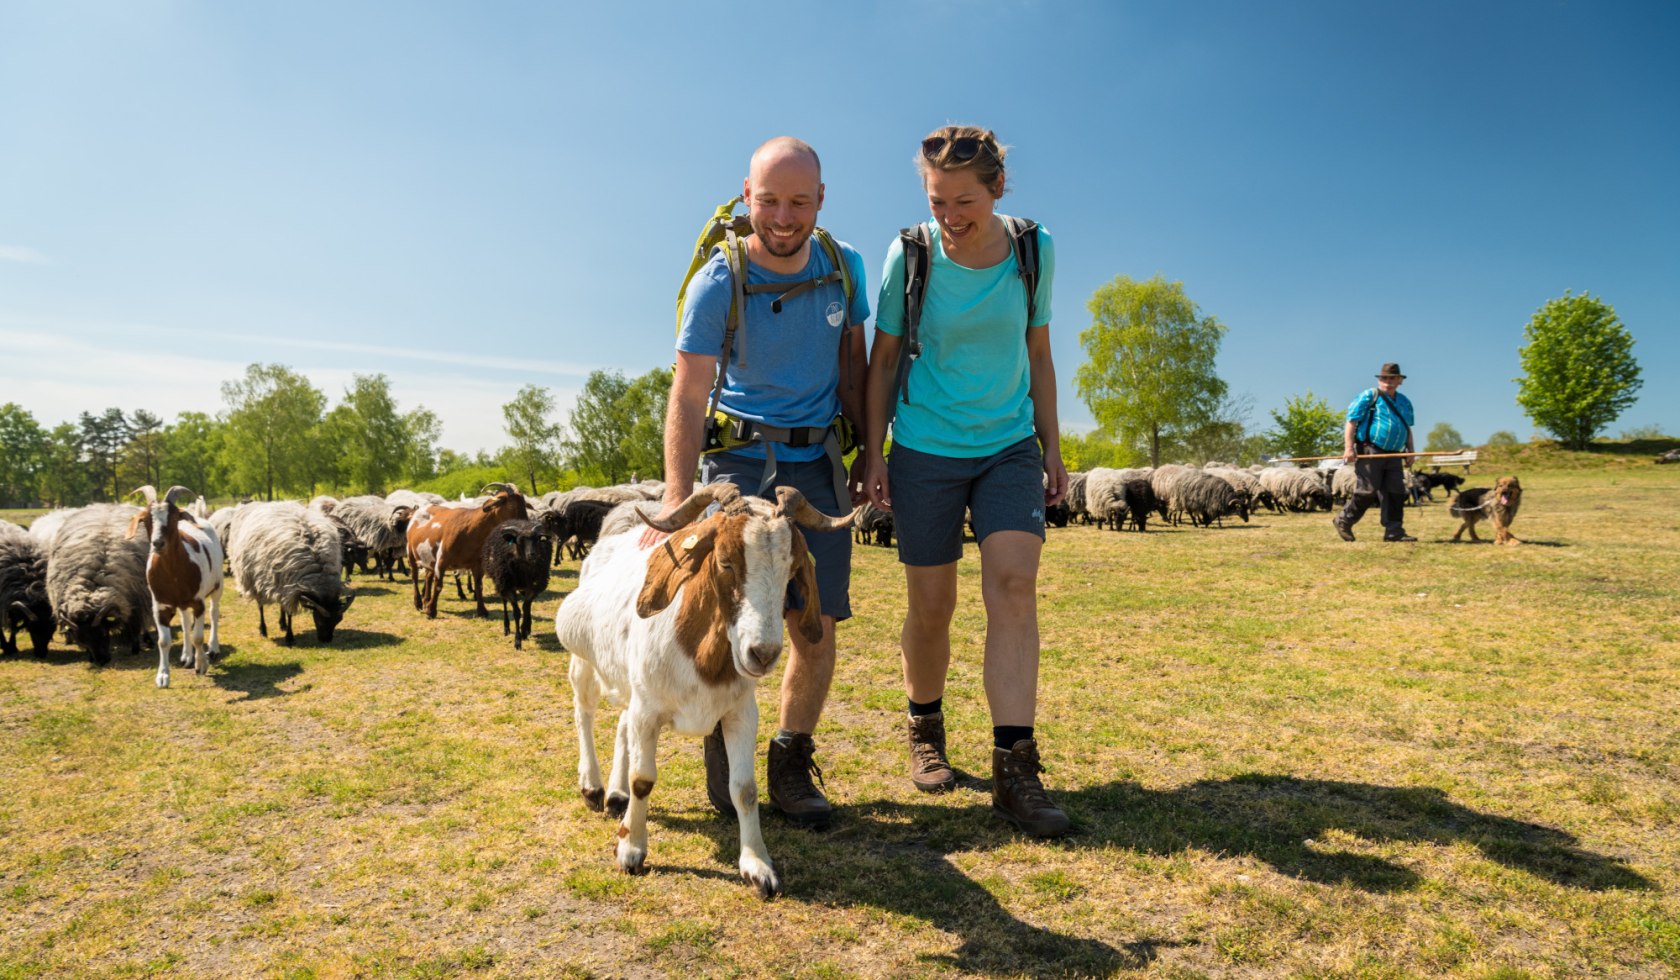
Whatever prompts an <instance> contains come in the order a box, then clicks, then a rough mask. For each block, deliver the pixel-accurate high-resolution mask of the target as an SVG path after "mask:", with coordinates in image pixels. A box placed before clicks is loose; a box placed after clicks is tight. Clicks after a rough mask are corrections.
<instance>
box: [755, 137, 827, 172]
mask: <svg viewBox="0 0 1680 980" xmlns="http://www.w3.org/2000/svg"><path fill="white" fill-rule="evenodd" d="M799 163H806V164H809V165H810V167H811V169H813V170H815V171H816V175H817V180H818V181H821V180H822V160H820V159H818V158H817V151H816V150H814V149H812V148H811V144H809V143H807V142H805V141H804V140H802V139H798V138H796V137H793V136H777V137H775V138H774V139H769V140H766V141H765V142H764V145H762V146H760V147H759V148H758V149H756V150H754V151H753V155H752V161H751V162H750V163H749V164H748V166H747V173H748V174H749V175H755V174H758V173H760V172H761V168H767V167H772V166H780V165H783V164H795V165H797V164H799Z"/></svg>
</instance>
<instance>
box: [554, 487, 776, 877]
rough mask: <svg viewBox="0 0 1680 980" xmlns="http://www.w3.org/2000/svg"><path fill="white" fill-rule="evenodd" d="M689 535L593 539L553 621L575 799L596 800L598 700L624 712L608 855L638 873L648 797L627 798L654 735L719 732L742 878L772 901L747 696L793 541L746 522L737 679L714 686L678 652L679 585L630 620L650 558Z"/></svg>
mask: <svg viewBox="0 0 1680 980" xmlns="http://www.w3.org/2000/svg"><path fill="white" fill-rule="evenodd" d="M632 506H634V504H630V505H626V506H625V507H622V508H620V510H627V509H628V508H629V507H632ZM616 514H617V511H615V515H616ZM620 526H622V524H621V525H620ZM687 533H688V532H686V531H683V530H679V531H677V532H676V534H674V535H672V537H671V538H669V539H666V540H665V541H661V542H660V543H658V544H656V545H654V546H653V547H652V548H642V547H640V546H639V540H640V537H641V531H640V529H639V528H632V529H629V530H626V531H623V532H621V533H618V534H614V535H611V536H607V537H603V538H602V539H601V540H600V541H599V542H598V543H597V544H596V546H595V549H594V550H593V551H591V552H590V554H589V557H588V558H587V559H586V560H585V561H584V563H583V567H582V568H581V569H579V572H578V587H577V589H576V590H575V591H574V592H572V594H571V595H569V596H567V597H566V600H565V601H564V602H563V603H561V605H560V611H559V613H558V614H556V616H555V633H556V635H557V636H558V637H559V640H560V643H561V645H563V646H564V647H565V648H566V649H567V650H568V651H570V652H571V654H572V663H571V680H572V690H573V710H574V714H575V717H576V722H577V733H578V783H579V788H580V789H581V790H582V791H583V793H584V795H585V797H586V798H590V799H596V798H598V796H599V794H600V793H601V791H602V784H601V769H600V762H599V761H598V759H597V757H596V754H595V739H594V728H595V710H596V707H597V705H598V703H599V701H600V696H601V694H602V692H605V693H607V694H608V695H609V696H611V697H612V699H613V700H615V701H617V702H619V703H621V704H624V705H625V708H624V712H623V714H622V715H620V716H619V721H618V730H617V734H616V736H615V739H614V743H613V766H612V775H611V780H610V782H609V783H608V784H607V786H606V790H607V794H608V799H610V800H615V801H616V799H622V800H625V801H627V803H628V809H627V812H626V814H625V817H624V822H623V830H622V832H621V834H620V837H619V840H618V852H617V856H618V863H619V866H620V867H621V868H623V869H624V870H625V871H627V872H630V873H636V872H638V871H640V870H641V868H642V865H643V862H644V861H645V860H646V858H647V796H646V794H642V795H637V794H636V793H635V792H633V789H634V787H633V786H632V780H634V781H635V782H636V783H638V784H639V783H643V782H645V783H646V785H647V787H648V791H649V792H651V789H652V785H653V783H654V780H655V777H656V764H655V747H656V741H657V738H658V734H659V731H660V729H662V728H665V727H670V728H673V729H675V730H676V731H677V732H678V733H679V734H683V735H706V734H708V733H710V732H711V730H712V728H713V727H714V726H715V725H717V724H718V723H719V722H720V721H721V722H722V725H723V740H724V745H725V748H726V752H727V754H728V757H729V795H730V798H731V799H732V800H733V801H734V803H735V813H736V815H737V817H738V819H739V821H740V827H741V856H740V865H739V867H740V871H741V876H742V877H743V878H745V879H746V880H747V881H748V882H750V883H752V884H753V885H755V886H756V887H757V888H758V890H759V893H760V894H761V895H764V896H766V897H768V896H770V895H774V894H776V893H778V892H780V890H781V882H780V879H778V878H777V876H776V872H775V869H774V868H773V867H772V866H771V863H770V856H769V853H768V852H767V851H766V850H765V846H764V838H763V834H762V832H761V830H760V828H759V819H758V787H757V785H756V784H755V783H754V781H753V753H754V749H755V746H756V744H757V741H758V705H757V703H756V701H755V700H754V697H753V689H754V687H755V686H756V684H757V680H758V678H759V677H762V676H763V675H764V674H765V673H767V672H768V671H769V670H770V668H771V667H772V666H774V664H775V662H776V660H777V658H778V657H779V656H780V654H781V649H782V625H783V606H784V600H785V594H786V589H787V582H788V578H789V573H790V571H791V569H792V556H793V551H792V547H793V543H792V537H791V536H792V535H793V534H797V533H799V532H798V530H797V529H796V528H795V527H794V526H793V524H792V522H791V521H789V520H788V519H786V518H782V517H773V518H765V517H762V516H757V515H755V516H754V517H753V518H752V519H751V520H749V522H748V523H747V525H746V528H745V532H744V534H743V537H744V540H745V549H744V550H745V560H746V563H747V570H746V575H745V576H744V582H743V589H742V595H741V597H740V605H739V609H738V611H737V615H736V618H735V621H734V622H732V623H730V624H729V627H728V630H729V643H730V653H731V657H732V661H733V664H734V667H735V675H734V676H733V677H731V678H730V679H728V680H727V681H725V682H724V683H720V684H709V683H706V682H705V681H703V680H702V679H701V677H700V674H699V672H698V670H697V669H696V666H695V662H694V658H693V657H691V656H690V655H689V653H688V652H687V651H685V650H683V649H682V648H681V646H680V644H679V643H678V642H677V638H676V628H677V615H678V612H679V610H680V609H681V608H682V603H683V600H684V593H686V592H687V590H688V588H689V585H684V586H683V588H682V589H681V590H680V591H679V592H678V593H677V595H676V597H675V598H674V599H673V601H672V602H671V604H670V605H669V606H667V607H666V608H665V609H663V610H661V611H659V612H657V613H655V614H654V615H652V616H649V617H648V618H646V619H643V618H641V617H640V616H639V615H637V612H636V603H637V598H638V596H639V595H640V593H641V589H642V584H643V582H644V581H645V579H646V577H647V563H648V558H649V556H650V555H651V554H652V552H653V548H661V547H667V546H674V547H681V542H682V540H683V538H684V536H685V534H687ZM690 584H692V583H690Z"/></svg>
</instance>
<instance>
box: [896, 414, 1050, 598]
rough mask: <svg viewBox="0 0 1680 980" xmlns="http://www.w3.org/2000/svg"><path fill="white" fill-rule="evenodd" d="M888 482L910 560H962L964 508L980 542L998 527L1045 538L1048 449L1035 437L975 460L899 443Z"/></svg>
mask: <svg viewBox="0 0 1680 980" xmlns="http://www.w3.org/2000/svg"><path fill="white" fill-rule="evenodd" d="M887 487H888V490H889V491H890V492H891V494H892V501H893V533H894V534H896V535H897V536H898V560H899V561H900V562H902V563H904V564H906V565H916V566H929V565H949V564H950V563H951V562H954V561H956V560H957V559H959V558H961V557H962V540H963V515H964V512H968V513H972V514H973V516H974V540H976V541H984V540H986V535H988V534H991V533H992V532H993V531H1027V532H1030V533H1032V534H1036V535H1038V537H1039V539H1040V540H1042V539H1043V538H1044V453H1043V451H1042V450H1040V449H1039V447H1038V437H1036V436H1028V437H1027V438H1025V439H1022V440H1021V441H1020V442H1017V443H1015V444H1014V445H1011V446H1006V447H1004V448H1003V449H1000V450H998V451H997V452H995V453H993V454H992V455H990V456H977V457H974V458H973V459H963V458H958V457H953V456H935V455H933V454H932V453H923V452H917V451H916V450H914V449H911V448H910V447H909V446H901V445H896V444H895V445H894V446H893V447H892V455H891V456H890V457H888V459H887Z"/></svg>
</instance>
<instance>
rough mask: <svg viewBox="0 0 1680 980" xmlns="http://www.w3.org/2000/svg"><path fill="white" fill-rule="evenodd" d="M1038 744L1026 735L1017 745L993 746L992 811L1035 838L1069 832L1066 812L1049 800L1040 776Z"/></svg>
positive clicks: (1041, 769)
mask: <svg viewBox="0 0 1680 980" xmlns="http://www.w3.org/2000/svg"><path fill="white" fill-rule="evenodd" d="M1043 771H1044V767H1043V766H1042V765H1039V762H1038V743H1037V742H1035V741H1033V740H1032V739H1030V738H1023V739H1021V740H1020V741H1019V742H1016V743H1015V746H1014V748H1010V749H1000V748H997V747H995V746H994V747H993V748H992V812H993V813H995V814H997V815H998V816H1000V817H1002V818H1003V819H1005V820H1007V821H1009V822H1010V823H1012V824H1014V825H1015V826H1016V827H1018V828H1020V829H1021V830H1024V831H1026V832H1027V833H1029V834H1032V835H1033V836H1034V837H1060V836H1061V835H1063V834H1065V833H1067V832H1068V829H1069V827H1070V824H1069V823H1068V817H1067V814H1065V813H1063V812H1062V811H1061V809H1060V808H1059V807H1057V806H1056V804H1054V803H1051V802H1050V794H1048V793H1046V792H1045V791H1044V784H1043V783H1041V782H1039V779H1038V775H1039V773H1041V772H1043Z"/></svg>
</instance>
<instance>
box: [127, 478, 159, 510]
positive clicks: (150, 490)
mask: <svg viewBox="0 0 1680 980" xmlns="http://www.w3.org/2000/svg"><path fill="white" fill-rule="evenodd" d="M135 494H140V495H141V496H142V497H145V498H146V503H147V504H148V505H150V504H155V503H157V487H154V486H152V485H151V484H150V483H148V484H146V485H145V486H143V487H135V488H134V489H133V490H130V491H129V492H128V495H129V496H130V497H132V496H134V495H135Z"/></svg>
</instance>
